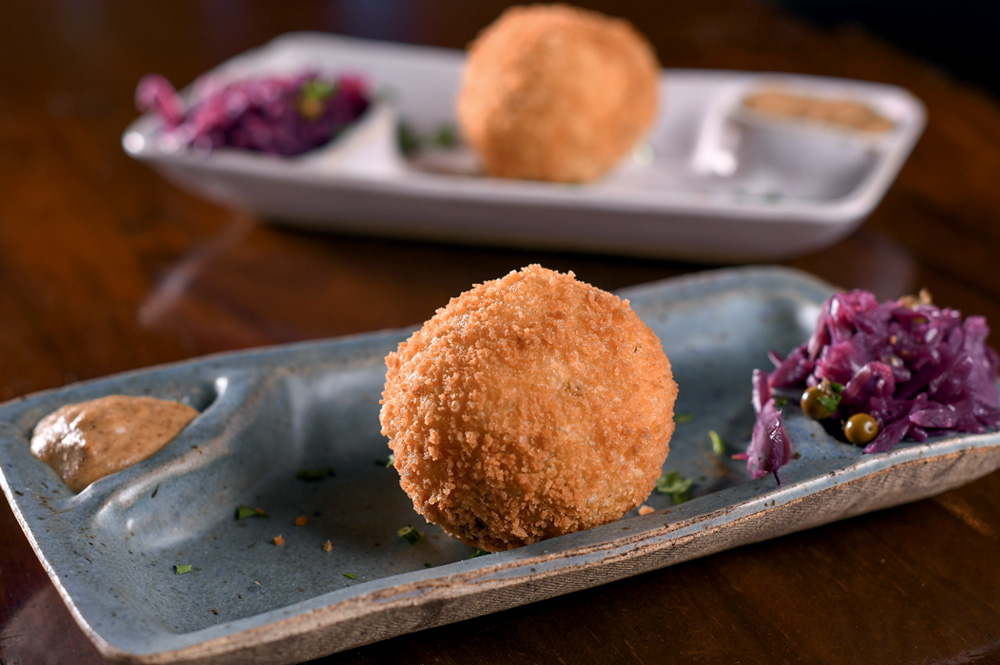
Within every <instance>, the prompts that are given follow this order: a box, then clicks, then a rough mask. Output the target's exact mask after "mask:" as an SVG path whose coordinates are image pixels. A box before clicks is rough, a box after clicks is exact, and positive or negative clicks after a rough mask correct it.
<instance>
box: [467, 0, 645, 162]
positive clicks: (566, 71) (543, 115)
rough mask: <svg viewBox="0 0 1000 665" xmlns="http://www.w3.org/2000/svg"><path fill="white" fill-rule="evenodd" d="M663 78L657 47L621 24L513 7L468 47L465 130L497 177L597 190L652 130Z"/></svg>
mask: <svg viewBox="0 0 1000 665" xmlns="http://www.w3.org/2000/svg"><path fill="white" fill-rule="evenodd" d="M658 77H659V63H658V62H657V59H656V55H655V54H654V52H653V49H652V47H651V46H650V44H649V42H648V41H646V39H645V38H644V37H643V36H642V35H641V34H640V33H639V32H638V31H637V30H636V29H635V28H634V27H633V26H632V24H630V23H628V22H627V21H625V20H623V19H616V18H610V17H608V16H605V15H603V14H600V13H598V12H594V11H589V10H584V9H578V8H576V7H570V6H567V5H532V6H527V7H512V8H510V9H508V10H506V11H505V12H504V13H503V14H501V16H500V17H499V18H498V19H497V20H496V21H494V22H493V23H492V24H491V25H490V26H488V27H487V28H486V29H485V30H484V31H483V32H482V33H481V34H480V35H479V36H478V37H477V38H476V40H475V41H474V42H473V43H472V44H471V46H470V47H469V53H468V60H467V63H466V67H465V71H464V74H463V79H462V87H461V90H460V91H459V95H458V109H457V115H458V121H459V126H460V128H461V131H462V133H463V135H464V137H465V140H466V141H467V142H468V143H469V145H471V146H472V147H473V149H475V150H476V152H477V153H478V154H479V157H480V159H481V160H482V162H483V166H484V168H485V170H486V172H487V173H488V174H490V175H492V176H496V177H502V178H522V179H531V180H548V181H554V182H590V181H592V180H595V179H597V178H599V177H600V176H602V175H604V174H605V173H606V172H608V171H609V170H610V169H611V168H612V167H613V166H615V165H616V164H617V163H618V162H619V161H620V160H621V159H622V157H624V156H625V155H626V154H627V153H628V152H629V151H630V150H631V149H632V148H633V147H635V145H636V144H637V143H638V142H639V140H640V139H641V138H642V136H643V134H644V133H645V132H646V131H647V130H648V128H649V126H650V125H651V124H652V122H653V118H654V116H655V115H656V105H657V97H658V81H659V78H658Z"/></svg>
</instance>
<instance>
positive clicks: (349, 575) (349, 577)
mask: <svg viewBox="0 0 1000 665" xmlns="http://www.w3.org/2000/svg"><path fill="white" fill-rule="evenodd" d="M344 577H346V578H347V579H349V580H356V579H358V576H357V575H355V574H354V573H344Z"/></svg>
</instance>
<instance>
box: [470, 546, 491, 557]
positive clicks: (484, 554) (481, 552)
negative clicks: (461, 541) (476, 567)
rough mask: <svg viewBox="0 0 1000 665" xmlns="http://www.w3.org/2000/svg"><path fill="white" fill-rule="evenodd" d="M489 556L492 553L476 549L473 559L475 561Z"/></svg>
mask: <svg viewBox="0 0 1000 665" xmlns="http://www.w3.org/2000/svg"><path fill="white" fill-rule="evenodd" d="M487 554H490V552H487V551H486V550H484V549H479V548H476V551H475V552H473V553H472V558H473V559H475V558H476V557H477V556H486V555H487Z"/></svg>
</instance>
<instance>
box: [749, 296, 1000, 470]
mask: <svg viewBox="0 0 1000 665" xmlns="http://www.w3.org/2000/svg"><path fill="white" fill-rule="evenodd" d="M989 332H990V329H989V326H988V325H987V324H986V319H985V318H983V317H981V316H970V317H968V318H966V319H965V320H964V321H963V319H962V315H961V313H960V312H958V311H957V310H954V309H949V308H941V307H937V306H936V305H933V304H931V303H930V302H929V300H928V299H921V300H919V301H917V300H907V299H900V300H898V301H887V302H884V303H879V302H878V301H877V299H876V298H875V296H874V295H872V294H871V293H869V292H867V291H862V290H855V291H850V292H846V293H838V294H837V295H834V296H833V297H831V298H830V299H829V300H827V301H826V302H825V303H824V304H823V308H822V312H821V314H820V317H819V321H818V322H817V325H816V329H815V330H814V332H813V333H812V335H811V336H810V338H809V340H808V341H807V342H806V343H805V344H802V345H801V346H799V347H797V348H795V349H793V350H792V351H791V353H789V354H788V356H787V357H785V358H782V357H781V356H780V355H778V354H777V353H773V352H772V353H771V354H769V356H770V359H771V362H772V363H773V364H774V369H773V370H772V371H771V372H770V373H767V372H764V371H762V370H754V374H753V406H754V411H755V413H756V417H757V418H756V423H755V425H754V428H753V434H752V435H751V440H750V445H749V446H748V448H747V451H746V452H745V453H743V454H741V455H739V456H738V457H739V458H740V459H746V460H747V469H748V470H749V471H750V474H751V475H752V476H753V477H754V478H759V477H760V476H763V475H764V474H767V473H773V474H774V476H775V480H777V479H778V475H777V471H778V469H779V468H781V467H782V466H783V465H784V464H785V463H786V462H788V460H789V459H790V458H791V457H792V449H791V442H790V441H789V439H788V434H787V432H786V431H785V428H784V425H783V424H782V419H781V411H780V410H779V409H778V408H777V406H776V402H775V397H774V395H773V394H772V392H773V391H774V390H780V391H789V390H798V391H801V390H804V389H806V388H808V387H810V386H814V385H817V384H819V383H820V382H822V381H823V380H824V379H825V380H828V381H830V382H832V383H834V384H840V385H841V386H843V389H842V390H841V392H840V403H839V406H838V407H837V409H836V411H835V412H834V413H833V415H832V416H831V418H833V419H835V420H836V421H838V422H839V421H842V420H846V419H847V418H849V417H850V416H852V415H854V414H856V413H867V414H869V415H870V416H872V417H873V418H874V419H875V421H876V423H878V428H879V429H878V435H877V436H876V437H875V439H874V440H872V442H871V443H869V444H868V445H867V446H865V449H864V451H865V452H866V453H880V452H885V451H887V450H891V449H892V448H893V447H895V446H896V444H897V443H899V442H900V441H902V440H903V439H906V438H909V439H911V440H913V441H917V442H920V441H925V440H926V439H927V438H928V437H930V436H935V435H940V434H946V433H949V432H971V433H982V432H985V431H987V430H990V429H996V428H997V426H998V424H1000V408H998V406H997V401H998V394H997V385H996V384H997V365H998V362H997V353H996V352H995V351H994V350H993V349H992V348H990V347H989V346H987V344H986V338H987V337H988V336H989Z"/></svg>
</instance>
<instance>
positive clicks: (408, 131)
mask: <svg viewBox="0 0 1000 665" xmlns="http://www.w3.org/2000/svg"><path fill="white" fill-rule="evenodd" d="M396 143H397V145H398V146H399V151H400V152H401V153H403V154H404V155H412V154H413V153H415V152H416V151H418V150H420V143H421V141H420V137H419V136H417V133H416V132H415V131H413V128H412V127H410V126H409V125H407V124H406V123H405V122H401V123H399V125H398V126H397V127H396Z"/></svg>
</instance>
